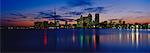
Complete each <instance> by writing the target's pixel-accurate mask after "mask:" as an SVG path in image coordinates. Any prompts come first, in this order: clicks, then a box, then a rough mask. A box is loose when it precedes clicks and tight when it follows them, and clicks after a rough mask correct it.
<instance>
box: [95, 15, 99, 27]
mask: <svg viewBox="0 0 150 53" xmlns="http://www.w3.org/2000/svg"><path fill="white" fill-rule="evenodd" d="M95 27H99V14H95Z"/></svg>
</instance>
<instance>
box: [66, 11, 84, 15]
mask: <svg viewBox="0 0 150 53" xmlns="http://www.w3.org/2000/svg"><path fill="white" fill-rule="evenodd" d="M83 13H84V12H76V11H72V12H67V13H65V14H69V15H81V14H83Z"/></svg>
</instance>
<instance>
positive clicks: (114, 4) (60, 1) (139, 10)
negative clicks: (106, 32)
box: [1, 0, 150, 21]
mask: <svg viewBox="0 0 150 53" xmlns="http://www.w3.org/2000/svg"><path fill="white" fill-rule="evenodd" d="M149 6H150V0H1V14H2V16H1V17H2V18H3V19H12V18H13V17H17V19H15V20H31V19H32V18H33V19H34V17H36V16H38V15H39V12H43V13H46V14H48V13H49V12H52V11H53V10H54V8H55V9H56V11H57V14H58V15H60V16H62V17H63V18H79V16H80V15H87V14H88V13H92V14H95V13H100V15H101V19H100V20H101V21H104V20H108V19H128V18H129V17H132V18H137V17H146V18H150V15H149V14H150V10H149V9H150V7H149ZM49 14H50V13H49ZM23 17H28V18H23Z"/></svg>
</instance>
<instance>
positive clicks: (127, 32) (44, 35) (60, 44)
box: [1, 29, 150, 52]
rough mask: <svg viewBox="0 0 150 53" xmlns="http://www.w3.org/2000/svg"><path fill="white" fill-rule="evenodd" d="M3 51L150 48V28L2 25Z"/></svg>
mask: <svg viewBox="0 0 150 53" xmlns="http://www.w3.org/2000/svg"><path fill="white" fill-rule="evenodd" d="M1 31H2V52H18V51H19V52H25V51H26V52H150V29H47V30H44V29H43V30H42V29H36V30H34V29H31V30H30V29H27V30H19V29H18V30H8V29H6V30H5V29H2V30H1Z"/></svg>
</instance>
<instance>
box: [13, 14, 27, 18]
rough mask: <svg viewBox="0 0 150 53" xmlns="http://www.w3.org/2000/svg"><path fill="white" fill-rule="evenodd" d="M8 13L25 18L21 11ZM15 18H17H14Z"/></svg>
mask: <svg viewBox="0 0 150 53" xmlns="http://www.w3.org/2000/svg"><path fill="white" fill-rule="evenodd" d="M10 15H14V16H17V17H19V18H27V16H25V15H23V14H21V13H10ZM16 19H17V18H16Z"/></svg>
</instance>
